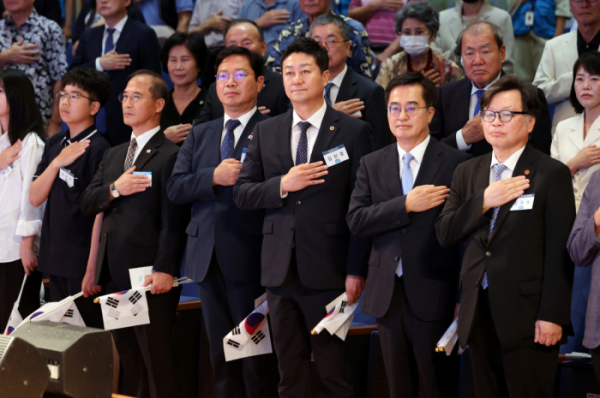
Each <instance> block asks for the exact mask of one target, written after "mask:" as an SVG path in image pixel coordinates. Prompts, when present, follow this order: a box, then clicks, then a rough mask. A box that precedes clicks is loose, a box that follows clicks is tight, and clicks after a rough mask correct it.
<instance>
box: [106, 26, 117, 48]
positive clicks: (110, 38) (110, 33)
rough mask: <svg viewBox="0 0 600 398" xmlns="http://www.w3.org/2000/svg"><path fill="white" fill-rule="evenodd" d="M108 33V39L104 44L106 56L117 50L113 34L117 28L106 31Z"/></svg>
mask: <svg viewBox="0 0 600 398" xmlns="http://www.w3.org/2000/svg"><path fill="white" fill-rule="evenodd" d="M106 32H107V33H108V36H107V37H106V43H104V54H106V53H107V52H109V51H112V50H114V49H115V43H114V41H113V33H115V28H112V29H111V28H109V29H106Z"/></svg>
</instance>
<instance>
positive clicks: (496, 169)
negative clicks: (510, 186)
mask: <svg viewBox="0 0 600 398" xmlns="http://www.w3.org/2000/svg"><path fill="white" fill-rule="evenodd" d="M506 169H507V167H506V166H505V165H503V164H500V163H496V164H495V165H493V166H492V173H493V176H492V180H493V182H496V181H500V180H501V179H502V178H501V177H502V173H504V170H506ZM499 211H500V207H494V214H493V215H492V221H490V231H489V232H488V241H489V240H490V238H491V237H492V231H494V225H496V218H498V212H499ZM481 287H482V288H483V290H485V289H487V287H488V279H487V272H485V273H484V274H483V278H482V279H481Z"/></svg>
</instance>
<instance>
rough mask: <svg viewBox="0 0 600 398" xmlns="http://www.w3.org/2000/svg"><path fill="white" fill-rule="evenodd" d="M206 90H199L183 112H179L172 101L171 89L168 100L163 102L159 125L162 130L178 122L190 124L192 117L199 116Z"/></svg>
mask: <svg viewBox="0 0 600 398" xmlns="http://www.w3.org/2000/svg"><path fill="white" fill-rule="evenodd" d="M206 92H207V90H200V92H199V93H198V95H197V96H196V98H194V99H193V100H192V102H190V103H189V104H188V106H187V107H186V108H185V110H184V111H183V114H181V115H180V114H179V112H178V111H177V107H176V106H175V102H174V101H173V91H171V95H169V101H168V102H167V103H166V104H165V108H164V109H163V112H162V115H161V117H160V127H161V128H162V129H163V130H166V129H167V128H169V127H171V126H177V125H178V124H187V123H189V124H192V122H193V121H194V119H197V118H198V116H200V110H201V109H202V107H203V106H204V100H205V98H206Z"/></svg>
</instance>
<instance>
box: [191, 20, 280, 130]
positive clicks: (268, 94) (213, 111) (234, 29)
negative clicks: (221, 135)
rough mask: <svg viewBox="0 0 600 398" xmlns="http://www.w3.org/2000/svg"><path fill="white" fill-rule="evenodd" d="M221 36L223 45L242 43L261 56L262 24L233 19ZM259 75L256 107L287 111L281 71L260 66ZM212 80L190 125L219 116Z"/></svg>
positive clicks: (267, 111) (277, 112)
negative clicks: (198, 111)
mask: <svg viewBox="0 0 600 398" xmlns="http://www.w3.org/2000/svg"><path fill="white" fill-rule="evenodd" d="M224 37H225V45H226V46H227V47H229V46H240V47H245V48H247V49H248V50H250V51H252V52H255V53H257V54H258V55H260V56H261V57H264V56H265V51H267V43H266V42H265V36H264V35H263V31H262V28H260V27H259V26H258V25H256V22H254V21H250V20H248V19H234V20H233V21H232V22H231V24H230V25H229V27H228V28H227V29H226V30H225V35H224ZM263 64H264V61H263ZM262 75H263V78H264V83H263V87H262V89H261V90H260V93H258V101H257V105H258V110H259V111H260V112H262V113H264V114H268V115H269V116H271V117H274V116H277V115H281V114H282V113H285V112H287V110H288V104H289V100H288V98H287V97H286V95H285V89H284V88H283V79H282V77H281V75H280V74H279V73H275V72H273V71H272V70H271V69H269V68H263V73H262ZM216 84H217V83H216V82H215V83H212V84H211V85H210V87H209V89H208V94H207V96H206V101H205V102H204V106H203V107H202V110H201V111H200V116H199V117H198V119H197V120H195V121H194V125H196V124H199V123H205V122H208V121H211V120H215V119H219V118H221V117H223V104H221V100H220V99H219V97H218V95H217V85H216Z"/></svg>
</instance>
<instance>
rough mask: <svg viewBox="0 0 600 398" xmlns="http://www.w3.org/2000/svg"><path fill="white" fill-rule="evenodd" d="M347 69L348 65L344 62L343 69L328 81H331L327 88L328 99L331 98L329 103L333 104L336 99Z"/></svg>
mask: <svg viewBox="0 0 600 398" xmlns="http://www.w3.org/2000/svg"><path fill="white" fill-rule="evenodd" d="M347 70H348V65H346V64H344V69H343V70H342V71H341V72H340V73H339V74H338V75H337V76H336V77H335V78H334V79H333V80H331V81H330V83H333V85H332V86H331V89H330V90H329V99H331V104H332V105H333V104H335V101H336V100H337V96H338V93H339V92H340V87H341V86H342V81H343V80H344V76H346V71H347Z"/></svg>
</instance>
